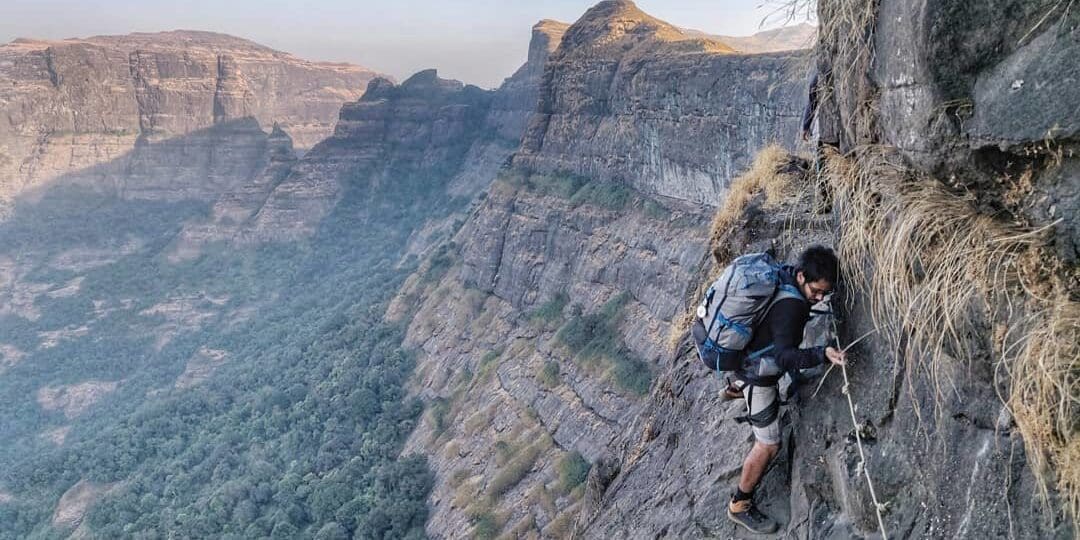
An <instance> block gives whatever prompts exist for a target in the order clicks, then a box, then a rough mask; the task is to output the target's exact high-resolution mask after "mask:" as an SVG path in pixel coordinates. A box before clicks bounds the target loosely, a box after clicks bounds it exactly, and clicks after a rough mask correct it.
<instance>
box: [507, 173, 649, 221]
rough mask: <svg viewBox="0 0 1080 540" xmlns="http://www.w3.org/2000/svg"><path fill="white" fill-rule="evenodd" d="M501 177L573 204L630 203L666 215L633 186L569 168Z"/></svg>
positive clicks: (614, 206)
mask: <svg viewBox="0 0 1080 540" xmlns="http://www.w3.org/2000/svg"><path fill="white" fill-rule="evenodd" d="M501 180H502V181H503V182H505V183H507V184H509V185H511V186H515V187H520V188H524V189H527V190H528V191H531V192H533V193H538V194H541V195H547V196H550V197H558V198H560V199H564V200H566V201H569V203H570V206H571V207H572V208H578V207H580V206H593V207H596V208H602V209H604V210H610V211H613V212H621V211H623V210H626V209H628V208H631V207H640V208H641V210H642V211H643V212H646V213H647V215H649V216H650V217H656V216H660V217H666V212H664V211H663V210H662V207H661V206H660V205H659V204H657V203H655V202H652V203H651V204H650V199H648V198H646V197H642V196H639V195H638V194H637V193H635V192H634V190H633V189H631V188H629V187H627V186H626V185H624V184H621V183H618V182H609V181H603V180H598V179H593V178H587V177H584V176H580V175H577V174H573V173H568V172H556V173H549V174H540V173H528V172H524V171H512V172H509V173H506V174H504V175H503V176H502V177H501Z"/></svg>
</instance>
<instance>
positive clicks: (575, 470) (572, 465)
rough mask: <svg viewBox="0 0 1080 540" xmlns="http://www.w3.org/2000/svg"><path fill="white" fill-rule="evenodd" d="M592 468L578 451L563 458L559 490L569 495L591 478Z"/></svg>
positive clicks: (560, 463) (560, 467)
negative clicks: (590, 470) (586, 479)
mask: <svg viewBox="0 0 1080 540" xmlns="http://www.w3.org/2000/svg"><path fill="white" fill-rule="evenodd" d="M590 468H592V465H590V464H589V462H588V461H586V460H585V458H584V457H582V455H581V453H579V452H578V451H577V450H574V451H572V452H570V453H568V454H566V455H565V456H563V458H562V459H561V460H560V461H559V489H560V490H561V491H562V492H563V493H569V492H570V491H572V490H573V489H574V488H576V487H578V486H579V485H581V483H582V482H584V481H585V478H586V477H588V476H589V469H590Z"/></svg>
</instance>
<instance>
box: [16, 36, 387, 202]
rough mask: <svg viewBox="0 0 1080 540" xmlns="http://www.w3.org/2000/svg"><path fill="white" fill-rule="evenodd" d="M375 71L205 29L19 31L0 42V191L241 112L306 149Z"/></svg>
mask: <svg viewBox="0 0 1080 540" xmlns="http://www.w3.org/2000/svg"><path fill="white" fill-rule="evenodd" d="M375 76H376V74H375V73H374V72H371V71H369V70H366V69H364V68H361V67H358V66H351V65H346V64H328V63H316V62H309V61H306V60H302V59H299V58H296V57H294V56H292V55H289V54H286V53H282V52H279V51H275V50H272V49H269V48H267V47H263V46H261V45H258V44H255V43H252V42H249V41H246V40H242V39H238V38H234V37H231V36H226V35H221V34H213V33H209V32H192V31H176V32H164V33H159V34H131V35H127V36H101V37H93V38H87V39H69V40H63V41H36V40H27V39H19V40H16V41H14V42H12V43H9V44H7V45H3V46H0V79H4V80H5V85H4V87H3V88H2V89H0V110H2V111H4V114H2V115H0V196H3V197H4V198H7V199H10V198H11V197H13V196H14V195H16V194H18V193H20V192H22V191H24V190H25V189H27V188H30V187H34V186H38V185H41V184H43V183H45V182H48V181H50V180H53V179H55V178H57V177H59V176H62V175H65V174H69V173H73V172H77V171H81V170H84V169H88V168H92V167H94V166H98V165H102V164H107V163H110V162H115V161H116V160H123V159H127V157H130V160H131V161H132V162H133V166H134V167H136V168H138V167H139V166H140V163H142V164H144V166H145V164H157V163H158V162H159V161H158V159H159V158H160V157H161V156H160V155H155V154H151V155H142V154H140V153H139V152H137V151H134V150H136V149H137V147H141V146H144V145H147V144H150V145H152V144H154V143H160V142H162V141H166V140H169V139H175V138H178V137H190V136H191V134H193V133H196V132H200V131H204V130H207V129H208V128H211V127H213V126H217V125H221V124H223V123H228V122H230V121H234V120H238V119H241V118H246V117H251V118H255V119H256V120H257V121H258V122H259V123H260V124H262V125H264V126H270V125H272V124H273V123H274V122H279V123H280V124H281V126H282V127H283V129H285V130H286V131H288V132H289V133H290V134H291V135H292V137H293V138H294V139H295V140H296V141H297V147H298V148H300V149H306V148H309V147H310V146H312V145H313V144H314V143H316V142H318V141H319V140H321V139H322V138H324V137H325V136H326V135H328V134H329V133H330V132H331V130H332V128H333V121H334V119H335V117H336V114H337V111H338V109H339V108H340V106H341V104H342V103H343V102H346V101H350V100H353V99H356V98H357V97H358V96H360V95H362V93H363V91H364V88H365V86H366V84H367V82H368V81H370V80H371V79H372V78H374V77H375ZM189 140H190V139H189ZM189 157H190V156H189ZM219 159H221V156H219ZM121 168H123V167H121Z"/></svg>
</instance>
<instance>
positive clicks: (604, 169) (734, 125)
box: [514, 0, 805, 204]
mask: <svg viewBox="0 0 1080 540" xmlns="http://www.w3.org/2000/svg"><path fill="white" fill-rule="evenodd" d="M802 58H803V56H802V54H801V53H786V54H773V55H755V56H746V55H738V54H734V50H733V49H732V48H731V47H729V46H727V45H725V44H723V43H721V42H719V41H715V40H711V39H707V38H701V37H694V36H693V35H691V34H688V33H686V32H684V31H683V30H681V29H678V28H676V27H674V26H672V25H670V24H667V23H665V22H663V21H660V20H658V19H655V18H653V17H651V16H649V15H647V14H645V13H643V12H641V10H639V9H638V8H637V7H636V6H635V5H634V4H633V3H632V2H629V1H622V0H620V1H605V2H601V3H599V4H597V5H596V6H595V7H594V8H592V9H590V10H589V12H588V13H586V14H585V16H584V17H582V19H581V20H580V21H578V23H576V24H575V25H574V26H573V27H571V28H570V29H569V30H567V32H566V35H565V36H564V37H563V44H562V46H561V47H560V48H559V50H557V51H556V52H555V53H553V55H552V57H551V60H550V63H549V65H548V70H547V72H546V73H545V74H544V80H543V85H542V86H541V90H540V103H539V106H538V110H537V114H536V115H534V116H533V118H532V119H531V120H530V123H529V127H528V131H527V132H526V136H525V140H524V142H523V143H522V147H521V150H520V151H519V152H518V153H517V154H516V155H515V157H514V164H515V165H516V166H519V167H522V168H525V169H529V170H535V171H540V172H570V173H574V174H578V175H581V176H586V177H590V178H598V179H603V180H611V181H618V182H622V183H625V184H627V185H630V186H632V187H633V188H634V189H637V190H639V191H642V192H645V193H651V194H657V195H663V196H668V197H675V198H679V199H684V200H691V201H697V202H704V203H708V204H716V203H718V202H719V201H721V200H722V199H723V196H724V192H725V190H726V188H727V185H728V183H729V182H730V181H731V179H732V178H733V177H734V176H735V175H736V174H737V173H738V172H739V171H741V170H742V169H743V168H745V167H746V166H747V165H749V162H750V158H751V157H752V156H753V155H754V153H755V152H756V150H757V149H759V148H761V147H763V146H764V145H765V144H766V143H768V142H772V141H779V142H782V143H784V144H786V145H793V144H794V140H795V135H796V133H797V124H798V122H799V116H800V114H801V111H802V105H803V99H802V92H804V91H805V88H804V86H803V83H802V81H801V77H802V74H801V72H802V68H800V67H798V65H799V63H800V62H801V61H802V60H801V59H802ZM791 72H795V73H797V74H798V75H796V76H793V75H792V73H791Z"/></svg>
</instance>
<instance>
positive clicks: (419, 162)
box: [242, 21, 563, 241]
mask: <svg viewBox="0 0 1080 540" xmlns="http://www.w3.org/2000/svg"><path fill="white" fill-rule="evenodd" d="M562 30H563V26H562V25H561V24H560V23H555V22H552V21H547V22H543V23H540V24H538V25H537V26H536V27H535V28H534V29H533V41H532V44H531V45H530V49H529V61H528V62H527V63H526V64H525V65H524V66H522V67H521V69H519V70H518V72H517V73H515V74H514V76H512V77H510V78H508V79H507V80H506V82H505V83H504V84H503V86H502V87H501V88H499V89H498V90H494V91H487V90H483V89H480V88H478V87H475V86H471V85H465V84H463V83H461V82H458V81H452V80H446V79H441V78H439V76H438V74H437V72H436V71H435V70H428V71H422V72H420V73H417V74H415V75H413V76H412V77H410V78H409V79H408V80H406V81H405V82H403V83H401V84H400V85H395V84H393V83H392V82H391V81H389V80H386V79H375V80H374V81H372V82H371V84H370V85H369V86H368V90H367V92H366V93H365V94H364V96H363V97H362V98H361V99H360V100H359V101H356V102H353V103H348V104H346V105H345V106H344V107H342V109H341V113H340V117H339V120H338V123H337V126H336V128H335V130H334V133H333V135H332V136H331V137H329V138H328V139H326V140H325V141H323V142H322V143H320V144H318V145H316V146H315V148H313V149H312V150H311V152H309V153H308V154H307V155H305V156H304V157H303V158H302V159H300V160H299V161H298V162H297V163H296V164H294V165H293V166H292V170H291V172H290V174H289V175H288V176H287V177H286V178H285V179H284V180H282V181H281V182H280V184H278V185H276V186H274V189H273V191H272V192H271V193H269V195H268V197H266V198H265V202H264V203H263V204H262V205H261V206H260V207H259V208H257V209H256V210H257V212H256V213H255V214H254V215H253V217H252V218H251V220H250V224H249V226H248V227H247V228H246V230H245V231H244V232H243V233H242V237H243V239H244V240H245V241H268V240H275V241H280V240H289V239H295V238H301V237H304V236H309V235H311V234H313V233H314V231H315V230H316V228H317V226H318V224H319V223H320V222H321V221H322V219H323V218H324V217H325V216H326V215H328V214H329V212H330V211H331V210H332V209H333V208H334V207H335V205H336V204H338V202H339V200H340V198H341V197H342V196H343V194H344V193H345V191H346V190H353V193H354V194H355V195H356V196H358V197H360V196H364V195H362V194H363V193H368V194H371V193H382V194H386V193H391V194H393V193H396V194H397V196H399V197H405V199H408V197H407V195H408V193H407V192H408V190H409V189H410V187H409V186H410V185H412V183H415V182H431V181H439V182H445V183H446V191H447V195H448V196H449V197H458V198H464V199H468V198H471V197H472V196H474V195H476V194H477V193H479V192H480V191H481V190H483V189H484V188H485V187H487V185H488V184H490V182H491V180H492V179H493V178H494V177H495V173H496V171H498V170H499V168H501V167H502V166H503V165H504V164H505V163H506V161H507V159H508V158H509V156H510V155H511V153H512V152H513V151H514V149H516V148H517V146H518V144H519V143H520V140H521V131H520V129H521V126H523V125H524V124H525V121H526V119H527V118H528V117H529V115H530V114H531V113H532V110H533V105H530V103H533V104H534V101H533V100H534V99H535V96H536V94H537V92H538V90H537V89H538V84H539V78H538V73H539V72H540V71H541V67H539V66H543V65H544V63H545V62H546V60H547V54H548V51H550V50H551V49H552V48H554V47H555V46H556V45H557V44H558V42H559V39H560V36H561V32H562ZM415 202H416V201H407V202H405V201H403V202H402V204H413V203H415Z"/></svg>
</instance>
